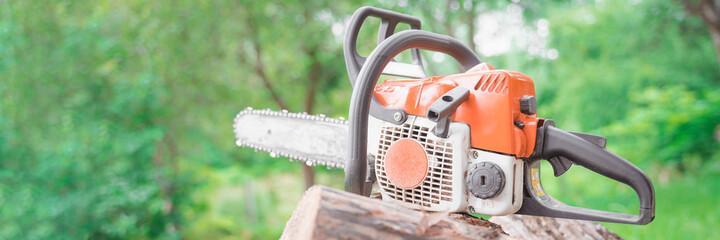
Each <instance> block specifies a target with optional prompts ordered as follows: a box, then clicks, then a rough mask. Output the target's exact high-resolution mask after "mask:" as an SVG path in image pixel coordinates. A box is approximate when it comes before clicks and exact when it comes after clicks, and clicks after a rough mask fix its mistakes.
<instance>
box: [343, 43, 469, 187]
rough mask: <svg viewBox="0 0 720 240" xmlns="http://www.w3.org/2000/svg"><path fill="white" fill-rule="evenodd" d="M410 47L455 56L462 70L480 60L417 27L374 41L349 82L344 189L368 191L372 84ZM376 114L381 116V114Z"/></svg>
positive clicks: (461, 46)
mask: <svg viewBox="0 0 720 240" xmlns="http://www.w3.org/2000/svg"><path fill="white" fill-rule="evenodd" d="M410 48H419V49H424V50H430V51H436V52H441V53H445V54H448V55H450V56H452V57H453V58H455V59H456V60H457V61H458V62H459V63H460V64H461V65H462V66H463V68H464V69H465V70H466V71H467V70H469V69H471V68H472V67H474V66H476V65H477V64H480V63H481V62H480V59H479V58H478V57H477V55H475V53H474V52H473V51H472V50H471V49H470V48H468V47H467V46H465V45H464V44H463V43H462V42H460V41H458V40H457V39H454V38H452V37H449V36H445V35H441V34H436V33H431V32H425V31H421V30H405V31H401V32H399V33H396V34H394V35H392V36H390V37H388V38H387V39H385V40H384V41H382V42H381V43H380V44H378V46H377V48H375V50H373V51H372V53H370V55H369V56H368V57H367V59H366V60H365V62H364V64H363V65H362V68H361V69H360V71H359V73H358V76H357V79H356V82H355V84H354V85H353V88H354V89H353V93H352V98H351V100H350V116H349V122H350V123H349V124H350V130H349V131H350V132H349V133H350V134H349V136H350V138H349V146H348V149H349V151H348V152H349V157H348V160H347V161H348V162H347V164H346V165H345V190H346V191H348V192H352V193H355V194H361V195H365V196H368V195H369V194H370V192H369V191H367V190H368V189H369V188H366V187H365V184H366V179H365V175H366V169H367V165H366V157H367V138H368V136H367V133H368V116H369V115H370V113H371V111H370V107H371V103H373V104H379V103H378V102H377V100H375V99H374V98H373V94H372V93H373V88H374V87H375V84H377V81H378V79H379V78H380V75H381V74H382V71H383V69H384V68H385V67H386V66H387V65H388V63H389V62H390V61H391V60H392V59H393V58H394V57H395V56H397V55H398V54H400V53H401V52H403V51H405V50H407V49H410ZM351 75H352V74H351ZM399 111H402V110H401V109H400V110H399ZM403 112H404V111H403ZM373 116H375V114H373ZM391 117H392V116H391ZM378 118H380V119H383V118H382V117H378ZM368 184H371V183H368Z"/></svg>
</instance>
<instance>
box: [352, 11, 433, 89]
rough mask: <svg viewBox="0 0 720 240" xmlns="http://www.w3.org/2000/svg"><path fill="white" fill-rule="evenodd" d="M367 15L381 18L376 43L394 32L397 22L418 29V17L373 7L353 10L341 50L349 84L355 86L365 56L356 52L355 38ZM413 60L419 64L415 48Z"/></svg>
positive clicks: (417, 52)
mask: <svg viewBox="0 0 720 240" xmlns="http://www.w3.org/2000/svg"><path fill="white" fill-rule="evenodd" d="M369 16H374V17H378V18H380V19H381V20H382V22H381V24H380V30H379V31H378V41H377V42H378V45H380V43H381V42H383V41H384V40H385V39H387V38H388V37H390V36H392V35H393V33H394V32H395V27H397V24H398V23H407V24H408V25H410V29H420V19H419V18H417V17H414V16H410V15H406V14H402V13H397V12H393V11H388V10H385V9H380V8H375V7H361V8H359V9H358V10H356V11H355V13H354V14H353V16H352V18H351V19H350V24H349V25H348V29H347V32H346V34H345V40H344V42H343V52H344V55H345V67H346V68H347V71H348V76H349V77H350V84H351V86H355V79H356V78H357V76H358V74H359V73H360V69H361V68H362V66H363V64H364V62H365V60H366V58H365V57H363V56H360V54H358V52H357V38H358V34H359V33H360V28H361V27H362V25H363V22H365V19H366V18H367V17H369ZM412 58H413V62H415V63H416V64H420V65H421V63H420V52H419V51H417V49H415V50H413V52H412Z"/></svg>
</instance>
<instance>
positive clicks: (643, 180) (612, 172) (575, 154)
mask: <svg viewBox="0 0 720 240" xmlns="http://www.w3.org/2000/svg"><path fill="white" fill-rule="evenodd" d="M538 140H539V146H537V147H536V148H535V150H536V151H541V152H538V153H537V155H538V157H539V158H537V159H533V160H530V161H529V162H528V163H527V164H526V167H525V171H526V172H525V178H526V179H525V186H526V188H525V190H526V191H525V197H524V199H523V205H522V208H521V209H520V210H519V211H518V212H517V213H519V214H527V215H537V216H549V217H559V218H572V219H580V220H590V221H603V222H616V223H629V224H642V225H644V224H648V223H649V222H651V221H652V220H653V219H654V218H655V190H654V189H653V185H652V183H651V182H650V179H649V178H648V177H647V175H645V173H644V172H643V171H642V170H640V168H638V167H637V166H635V165H633V164H632V163H630V162H629V161H628V160H625V159H624V158H622V157H620V156H618V155H616V154H615V153H613V152H610V151H608V150H607V149H604V148H602V147H600V146H598V145H596V144H593V143H591V142H589V141H587V140H585V139H582V138H580V137H578V136H576V135H574V134H572V133H570V132H566V131H564V130H561V129H558V128H555V127H554V126H551V125H550V124H547V125H546V126H543V127H539V128H538ZM554 157H565V158H567V159H568V160H570V161H571V162H573V163H574V164H577V165H580V166H583V167H585V168H587V169H590V170H591V171H593V172H596V173H599V174H601V175H603V176H605V177H608V178H611V179H613V180H616V181H618V182H621V183H623V184H626V185H628V186H630V187H631V188H632V189H633V190H635V192H636V193H637V196H638V200H639V201H640V210H639V214H638V215H630V214H622V213H616V212H607V211H600V210H594V209H587V208H580V207H573V206H568V205H565V204H563V203H562V202H560V201H557V200H555V199H553V198H552V197H550V196H549V195H547V194H546V193H545V192H544V190H543V189H542V185H541V183H540V175H539V174H540V171H539V164H540V161H539V160H540V159H551V158H554ZM534 174H537V175H535V176H533V175H534Z"/></svg>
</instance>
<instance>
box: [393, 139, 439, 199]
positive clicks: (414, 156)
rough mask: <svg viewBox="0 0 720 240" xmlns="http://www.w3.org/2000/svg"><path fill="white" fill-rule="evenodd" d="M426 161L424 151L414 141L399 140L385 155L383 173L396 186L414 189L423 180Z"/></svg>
mask: <svg viewBox="0 0 720 240" xmlns="http://www.w3.org/2000/svg"><path fill="white" fill-rule="evenodd" d="M427 169H428V160H427V154H426V153H425V149H423V147H422V146H421V145H420V144H419V143H417V142H416V141H413V140H410V139H400V140H398V141H396V142H395V143H393V144H392V145H390V149H388V151H387V154H385V172H386V173H387V176H388V178H389V179H390V182H392V183H393V184H395V185H396V186H398V187H400V188H403V189H409V188H414V187H416V186H418V185H420V183H422V181H423V179H425V175H426V174H427Z"/></svg>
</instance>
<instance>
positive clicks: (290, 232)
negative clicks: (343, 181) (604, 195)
mask: <svg viewBox="0 0 720 240" xmlns="http://www.w3.org/2000/svg"><path fill="white" fill-rule="evenodd" d="M493 219H495V220H496V221H497V223H500V225H498V224H495V223H492V222H490V221H487V220H483V219H478V218H476V217H473V216H470V215H467V214H461V213H452V214H449V213H447V212H422V211H417V210H412V209H408V208H404V207H401V206H398V205H394V204H391V203H388V202H383V201H381V200H378V199H372V198H368V197H363V196H360V195H356V194H351V193H347V192H344V191H340V190H335V189H331V188H327V187H322V186H313V187H312V188H310V189H308V190H307V191H306V192H305V194H304V195H303V198H302V200H300V203H298V206H297V207H296V208H295V211H294V212H293V215H292V216H291V217H290V220H289V221H288V222H287V225H286V226H285V230H284V231H283V235H282V237H281V239H408V238H409V239H418V238H421V239H526V238H529V239H543V238H549V239H565V238H569V239H587V238H589V239H598V237H599V238H603V237H609V238H611V239H613V237H617V235H615V234H613V233H611V232H610V231H608V230H607V229H605V228H604V227H602V225H599V224H596V223H592V222H584V221H575V220H565V219H563V220H558V219H552V218H538V217H531V216H514V215H513V216H506V217H501V218H498V217H494V218H493ZM517 225H521V226H517ZM505 228H508V229H510V230H509V231H503V229H505ZM506 232H507V233H506ZM614 239H619V237H617V238H614Z"/></svg>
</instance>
